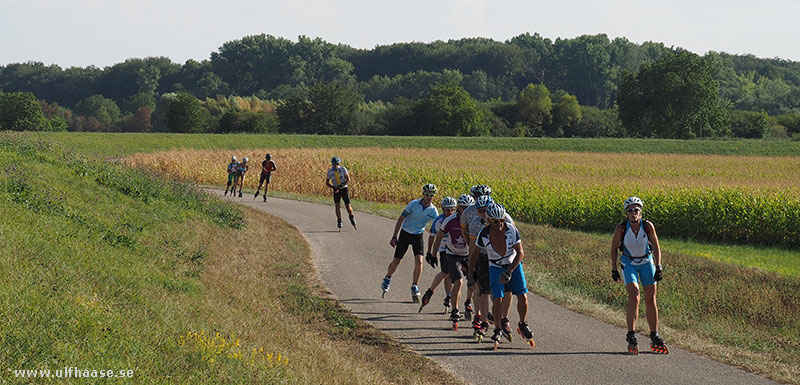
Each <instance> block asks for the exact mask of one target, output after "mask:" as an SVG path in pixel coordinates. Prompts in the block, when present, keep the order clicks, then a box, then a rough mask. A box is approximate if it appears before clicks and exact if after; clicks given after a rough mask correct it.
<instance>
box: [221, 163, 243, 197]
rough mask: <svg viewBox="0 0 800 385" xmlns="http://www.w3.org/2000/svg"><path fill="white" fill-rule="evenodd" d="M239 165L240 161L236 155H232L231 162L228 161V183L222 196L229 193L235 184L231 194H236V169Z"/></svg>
mask: <svg viewBox="0 0 800 385" xmlns="http://www.w3.org/2000/svg"><path fill="white" fill-rule="evenodd" d="M238 167H239V162H237V161H236V156H235V155H234V156H232V157H231V162H230V163H228V167H227V170H226V171H227V172H228V184H227V185H225V194H222V196H226V195H228V189H229V188H230V187H231V185H233V189H232V190H231V196H233V195H235V194H234V191H236V181H237V179H236V169H237V168H238Z"/></svg>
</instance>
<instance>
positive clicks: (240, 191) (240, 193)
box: [239, 190, 242, 198]
mask: <svg viewBox="0 0 800 385" xmlns="http://www.w3.org/2000/svg"><path fill="white" fill-rule="evenodd" d="M241 197H242V190H239V198H241Z"/></svg>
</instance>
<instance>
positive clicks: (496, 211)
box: [486, 203, 506, 219]
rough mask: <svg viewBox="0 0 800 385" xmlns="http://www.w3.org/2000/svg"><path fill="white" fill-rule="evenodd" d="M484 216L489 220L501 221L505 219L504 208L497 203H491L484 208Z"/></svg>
mask: <svg viewBox="0 0 800 385" xmlns="http://www.w3.org/2000/svg"><path fill="white" fill-rule="evenodd" d="M486 216H487V217H488V218H491V219H503V218H505V217H506V208H505V207H503V205H501V204H499V203H492V204H490V205H489V207H487V208H486Z"/></svg>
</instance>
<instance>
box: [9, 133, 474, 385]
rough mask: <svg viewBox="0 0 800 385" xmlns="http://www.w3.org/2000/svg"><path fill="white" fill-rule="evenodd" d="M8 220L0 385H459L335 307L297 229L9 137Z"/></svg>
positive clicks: (24, 137) (153, 179) (182, 188)
mask: <svg viewBox="0 0 800 385" xmlns="http://www.w3.org/2000/svg"><path fill="white" fill-rule="evenodd" d="M0 212H2V213H3V215H2V217H1V218H0V276H2V277H3V280H2V281H0V315H2V316H0V383H49V382H51V381H52V379H50V380H48V379H44V378H41V377H35V378H34V377H26V378H23V377H20V376H18V374H17V373H15V371H17V370H50V371H51V373H50V374H51V376H52V377H56V376H58V375H59V373H58V372H56V371H57V370H60V369H62V368H64V367H72V368H78V369H80V370H82V371H84V370H85V371H86V372H85V375H86V376H88V377H92V376H95V377H99V376H100V375H104V374H101V373H100V371H101V370H103V371H105V370H113V371H114V374H116V375H119V374H123V373H124V374H126V375H127V374H128V373H130V374H132V377H129V378H128V377H126V378H118V379H115V380H116V381H115V380H111V382H113V383H135V384H152V383H172V384H220V383H225V384H254V383H269V384H280V383H287V384H307V383H325V384H329V383H334V384H351V383H366V384H373V383H374V384H379V383H380V384H384V383H388V382H399V383H408V384H417V383H419V384H427V383H441V382H447V383H459V382H458V380H457V379H455V378H453V377H452V376H450V375H449V374H447V373H445V372H443V370H442V369H441V368H439V367H438V366H436V365H434V364H433V363H431V361H429V360H427V359H425V358H424V357H421V356H419V355H416V354H413V353H410V352H408V351H407V350H405V349H404V348H402V347H401V346H399V345H397V344H396V343H394V342H392V341H391V340H390V339H389V338H388V337H387V336H385V335H384V334H382V333H380V332H379V331H376V330H375V329H373V328H371V327H369V326H368V325H366V324H364V323H362V322H361V321H359V320H357V319H356V318H354V317H352V316H350V315H349V314H348V313H346V312H344V311H343V310H342V309H341V308H339V307H338V306H337V305H336V304H335V302H333V301H331V300H328V299H326V298H324V296H323V295H322V291H321V290H320V288H319V285H318V284H317V283H316V282H315V281H314V280H313V279H312V278H310V272H311V271H312V269H313V268H312V266H311V264H310V261H309V260H308V258H309V256H308V249H307V245H306V244H305V243H304V242H303V241H302V238H301V237H300V235H299V234H298V233H297V232H296V230H294V229H292V228H291V227H290V226H288V225H287V224H286V223H284V222H282V221H280V220H278V219H276V218H272V217H268V216H266V215H264V214H258V213H255V212H251V211H247V212H242V211H241V210H240V209H238V208H236V207H235V206H233V205H230V204H227V203H222V202H220V201H218V200H216V199H212V198H210V197H209V196H207V195H206V194H203V193H201V192H199V191H198V190H196V189H195V188H193V187H191V186H188V185H185V184H179V183H174V182H170V181H167V180H164V179H160V178H158V177H155V176H152V175H149V174H147V173H144V172H141V171H137V170H131V169H127V168H124V167H121V166H118V165H114V164H108V163H99V162H95V161H92V160H90V159H86V158H84V157H82V156H81V155H80V154H76V153H73V152H70V151H69V150H65V149H63V148H60V147H59V146H57V145H53V144H52V143H50V142H48V141H40V140H35V139H34V138H32V137H31V136H30V135H22V134H16V133H8V132H6V133H0ZM265 229H269V230H270V234H271V236H270V237H264V236H263V232H264V230H265ZM92 371H94V372H92ZM128 371H130V372H128ZM36 374H37V375H41V374H43V372H37V373H36ZM28 375H29V376H30V375H32V373H30V372H29V373H28ZM60 375H61V376H62V377H63V376H64V375H65V373H63V372H62V373H60ZM60 381H64V379H60ZM86 381H100V380H96V379H92V380H87V379H82V380H76V379H74V378H72V379H69V380H66V382H67V383H77V382H81V383H85V382H86Z"/></svg>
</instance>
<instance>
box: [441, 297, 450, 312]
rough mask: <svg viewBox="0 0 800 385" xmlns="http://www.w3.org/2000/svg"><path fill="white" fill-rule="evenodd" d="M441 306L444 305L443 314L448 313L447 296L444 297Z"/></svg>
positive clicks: (448, 299) (448, 302) (448, 298)
mask: <svg viewBox="0 0 800 385" xmlns="http://www.w3.org/2000/svg"><path fill="white" fill-rule="evenodd" d="M442 304H443V305H444V314H447V313H448V312H450V296H449V295H448V296H447V297H444V302H443V303H442Z"/></svg>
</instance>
